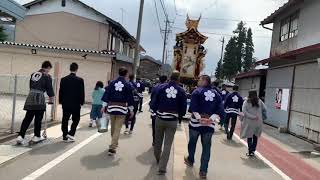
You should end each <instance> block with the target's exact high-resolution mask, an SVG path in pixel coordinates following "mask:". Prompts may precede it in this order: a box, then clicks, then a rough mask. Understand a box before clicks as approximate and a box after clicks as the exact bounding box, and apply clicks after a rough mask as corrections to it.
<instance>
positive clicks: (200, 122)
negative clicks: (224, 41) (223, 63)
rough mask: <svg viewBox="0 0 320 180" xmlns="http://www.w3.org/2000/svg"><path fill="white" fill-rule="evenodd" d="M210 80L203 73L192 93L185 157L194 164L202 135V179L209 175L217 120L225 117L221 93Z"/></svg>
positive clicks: (189, 162)
mask: <svg viewBox="0 0 320 180" xmlns="http://www.w3.org/2000/svg"><path fill="white" fill-rule="evenodd" d="M210 81H211V80H210V77H209V76H208V75H202V76H201V77H200V79H199V82H198V88H197V89H196V90H194V91H193V93H192V95H191V103H190V108H189V111H190V112H191V113H192V116H191V119H190V121H189V143H188V156H186V157H185V163H186V164H187V165H188V166H193V164H194V162H195V160H194V156H195V151H196V147H197V142H198V138H199V136H200V137H201V144H202V154H201V165H200V172H199V176H200V178H202V179H205V178H206V177H207V172H208V164H209V160H210V155H211V141H212V136H213V134H214V126H215V120H216V119H219V118H224V110H223V104H222V100H221V97H220V95H219V93H218V92H217V91H215V90H214V89H213V88H212V87H211V86H210V84H211V82H210Z"/></svg>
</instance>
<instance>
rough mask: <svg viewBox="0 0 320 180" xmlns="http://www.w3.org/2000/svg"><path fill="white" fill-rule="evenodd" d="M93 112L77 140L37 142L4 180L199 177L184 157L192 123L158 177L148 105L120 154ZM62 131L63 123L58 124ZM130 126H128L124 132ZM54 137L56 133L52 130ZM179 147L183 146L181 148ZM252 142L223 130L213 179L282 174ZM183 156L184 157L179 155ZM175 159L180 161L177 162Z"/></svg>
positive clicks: (5, 168) (3, 170) (250, 179)
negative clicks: (111, 152) (256, 154)
mask: <svg viewBox="0 0 320 180" xmlns="http://www.w3.org/2000/svg"><path fill="white" fill-rule="evenodd" d="M88 118H89V117H88V116H85V117H83V118H82V120H81V121H82V123H81V128H80V129H79V130H78V131H77V134H76V138H77V141H76V142H75V143H70V144H69V143H63V142H61V137H59V138H57V139H50V141H48V142H46V143H44V144H40V145H38V146H34V147H33V149H32V150H30V151H28V152H26V153H24V154H22V155H20V156H17V157H16V158H15V159H13V160H10V161H8V162H5V163H4V164H1V165H0V179H4V180H20V179H25V180H32V179H40V180H56V179H59V180H67V179H68V180H70V179H75V180H100V179H101V180H102V179H103V180H105V179H108V180H158V179H159V180H172V179H174V180H179V179H184V180H187V179H188V180H193V179H197V178H196V177H197V173H198V167H199V159H200V153H201V146H200V143H199V144H198V147H197V154H196V159H197V162H196V164H195V167H194V168H193V169H190V168H187V167H186V166H185V165H184V164H183V162H182V161H181V157H182V155H183V153H185V150H186V145H187V139H188V138H187V131H188V128H187V125H186V124H185V126H183V127H180V128H179V130H178V133H180V134H179V135H178V136H176V139H175V147H173V149H172V153H171V157H170V160H169V164H168V169H167V170H168V173H167V175H166V176H158V175H156V172H157V165H156V162H155V160H154V157H153V149H152V146H151V141H152V140H151V120H150V114H149V112H147V107H146V106H145V107H144V112H143V113H140V114H139V115H138V120H137V124H136V127H135V130H134V133H133V134H132V135H130V136H126V135H121V138H120V142H119V149H118V153H117V155H116V156H115V157H109V156H108V155H107V149H108V146H109V143H110V132H108V133H104V134H99V133H97V131H96V130H95V129H90V128H88V127H87V123H88ZM56 129H57V131H59V128H56ZM123 131H124V128H123V129H122V132H123ZM49 136H50V134H49ZM177 146H179V147H177ZM245 153H246V147H245V146H244V145H243V144H241V143H240V142H239V141H238V140H236V139H235V140H234V141H232V142H227V141H226V140H225V136H224V134H223V133H222V132H220V131H219V130H217V131H216V133H215V136H214V138H213V146H212V158H211V161H210V167H209V173H208V179H215V180H216V179H219V180H224V179H225V180H230V179H237V180H238V179H243V180H257V179H259V180H260V179H261V180H264V179H266V180H267V179H268V180H269V179H272V180H278V179H279V180H280V179H282V178H281V176H280V175H278V174H277V173H276V172H275V171H274V170H273V169H271V168H270V167H269V166H268V165H266V164H265V163H264V162H263V161H262V160H260V159H258V158H256V159H249V158H247V157H246V156H245ZM176 157H180V158H176ZM174 160H175V162H174Z"/></svg>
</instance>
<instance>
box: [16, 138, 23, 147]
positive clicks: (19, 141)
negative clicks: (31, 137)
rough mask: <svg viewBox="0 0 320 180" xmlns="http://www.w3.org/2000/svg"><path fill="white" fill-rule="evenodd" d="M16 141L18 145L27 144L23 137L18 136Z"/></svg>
mask: <svg viewBox="0 0 320 180" xmlns="http://www.w3.org/2000/svg"><path fill="white" fill-rule="evenodd" d="M16 141H17V144H18V145H24V143H25V140H24V139H23V138H22V136H18V137H17V140H16Z"/></svg>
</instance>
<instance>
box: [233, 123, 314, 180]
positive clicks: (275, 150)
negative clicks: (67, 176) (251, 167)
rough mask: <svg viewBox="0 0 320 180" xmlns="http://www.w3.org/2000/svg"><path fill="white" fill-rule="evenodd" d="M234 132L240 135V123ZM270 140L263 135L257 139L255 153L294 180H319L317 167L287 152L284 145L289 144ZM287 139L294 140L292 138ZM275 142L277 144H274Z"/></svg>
mask: <svg viewBox="0 0 320 180" xmlns="http://www.w3.org/2000/svg"><path fill="white" fill-rule="evenodd" d="M267 131H268V130H267ZM235 132H236V133H237V134H238V135H239V134H240V121H238V123H237V127H236V130H235ZM269 132H270V130H269ZM270 138H271V137H270V136H268V135H266V134H264V133H263V135H262V137H261V138H260V139H259V142H258V147H257V151H258V152H259V153H261V155H262V156H264V157H265V158H266V159H267V160H268V161H270V162H271V163H272V164H273V165H274V166H275V167H276V168H278V169H279V170H280V171H282V172H283V173H284V174H285V175H287V176H288V177H289V178H291V179H294V180H318V179H319V177H320V170H319V169H317V167H318V166H312V165H310V164H308V163H306V162H305V161H304V160H303V159H302V157H301V156H299V155H297V154H295V153H292V152H290V151H288V149H286V148H285V146H288V145H286V144H289V143H280V141H277V140H275V139H273V140H271V139H270ZM287 138H292V139H294V137H287ZM276 141H277V144H276V143H274V142H276Z"/></svg>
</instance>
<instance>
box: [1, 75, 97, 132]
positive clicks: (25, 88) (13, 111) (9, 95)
mask: <svg viewBox="0 0 320 180" xmlns="http://www.w3.org/2000/svg"><path fill="white" fill-rule="evenodd" d="M29 79H30V76H20V75H1V74H0V136H1V135H5V134H10V133H11V134H12V133H15V132H18V131H19V130H20V125H21V122H22V120H23V118H24V116H25V111H24V110H23V106H24V103H25V100H26V98H27V95H28V93H29ZM56 82H57V81H56V80H55V79H53V87H54V89H58V88H57V86H58V84H57V83H56ZM55 94H57V93H56V92H55ZM90 109H91V107H90V105H88V104H87V105H85V106H83V107H82V108H81V115H85V114H88V113H89V112H90ZM46 115H47V117H46V118H47V121H52V120H56V121H60V120H61V119H62V108H61V106H60V105H59V104H57V103H55V104H54V105H50V106H49V105H48V106H47V113H46ZM31 126H33V124H31Z"/></svg>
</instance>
